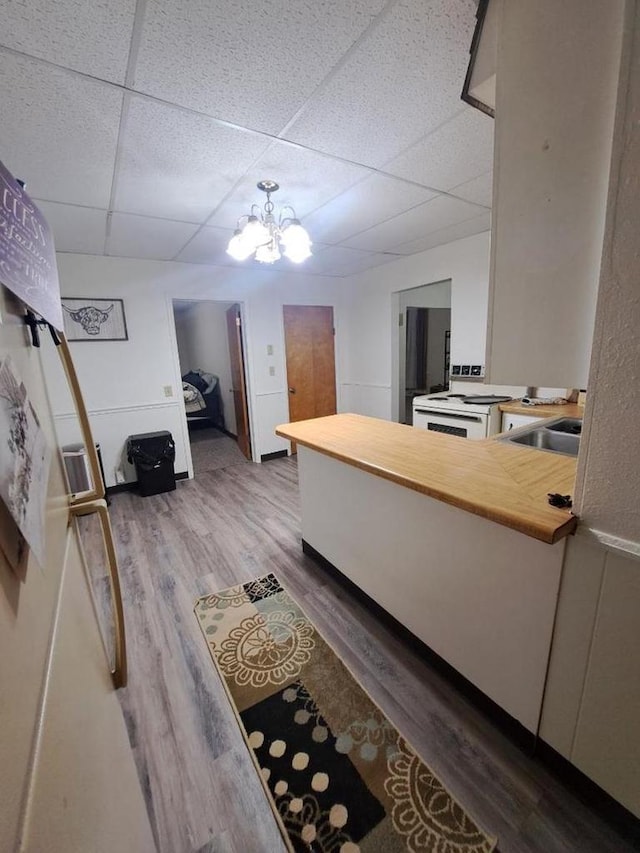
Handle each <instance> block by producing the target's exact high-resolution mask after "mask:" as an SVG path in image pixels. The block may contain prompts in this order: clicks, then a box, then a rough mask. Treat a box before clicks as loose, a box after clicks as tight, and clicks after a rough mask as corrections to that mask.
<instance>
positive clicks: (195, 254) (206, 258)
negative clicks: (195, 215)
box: [175, 226, 236, 265]
mask: <svg viewBox="0 0 640 853" xmlns="http://www.w3.org/2000/svg"><path fill="white" fill-rule="evenodd" d="M232 236H233V231H232V230H231V229H228V228H226V229H225V228H209V227H208V226H207V227H205V228H202V229H201V230H200V231H199V232H198V233H197V234H196V235H195V237H194V238H193V240H191V241H190V242H189V243H187V245H186V246H185V247H184V248H183V249H182V251H181V252H180V254H179V255H178V256H177V257H176V258H175V260H176V261H184V262H185V263H189V264H229V265H231V264H234V263H236V262H235V261H234V260H233V258H230V257H229V255H227V246H228V245H229V240H230V239H231V237H232Z"/></svg>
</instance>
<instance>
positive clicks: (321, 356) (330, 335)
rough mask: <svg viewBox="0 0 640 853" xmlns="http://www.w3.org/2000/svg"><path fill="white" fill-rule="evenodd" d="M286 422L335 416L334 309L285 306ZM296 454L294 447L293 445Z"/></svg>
mask: <svg viewBox="0 0 640 853" xmlns="http://www.w3.org/2000/svg"><path fill="white" fill-rule="evenodd" d="M283 314H284V340H285V352H286V359H287V387H288V391H289V420H290V421H303V420H307V419H308V418H320V417H323V416H324V415H335V413H336V364H335V348H334V327H333V308H332V307H331V306H329V305H284V306H283ZM291 449H292V452H295V445H292V448H291Z"/></svg>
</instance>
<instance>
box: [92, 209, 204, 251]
mask: <svg viewBox="0 0 640 853" xmlns="http://www.w3.org/2000/svg"><path fill="white" fill-rule="evenodd" d="M197 229H198V226H197V225H189V224H187V223H185V222H170V221H169V220H168V219H150V218H148V217H146V216H132V215H130V214H128V213H114V214H113V215H112V217H111V228H110V233H109V237H108V239H107V254H108V255H117V256H118V257H122V258H152V259H156V260H159V261H167V260H170V259H171V258H173V257H175V255H177V254H178V252H179V251H180V250H181V249H182V247H183V246H184V244H185V243H186V242H187V240H188V239H189V238H190V237H191V236H193V234H195V232H196V231H197Z"/></svg>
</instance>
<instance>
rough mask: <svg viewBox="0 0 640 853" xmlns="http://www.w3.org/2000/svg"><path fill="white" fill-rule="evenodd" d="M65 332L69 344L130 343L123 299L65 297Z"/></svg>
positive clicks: (63, 305) (63, 300)
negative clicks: (79, 342) (97, 342)
mask: <svg viewBox="0 0 640 853" xmlns="http://www.w3.org/2000/svg"><path fill="white" fill-rule="evenodd" d="M62 309H63V314H64V333H65V335H66V336H67V340H68V341H128V340H129V336H128V335H127V321H126V319H125V316H124V303H123V301H122V299H83V298H80V299H78V298H76V297H75V296H74V297H68V296H63V297H62Z"/></svg>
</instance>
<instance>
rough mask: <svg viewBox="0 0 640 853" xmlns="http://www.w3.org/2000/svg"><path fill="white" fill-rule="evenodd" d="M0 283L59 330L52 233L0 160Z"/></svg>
mask: <svg viewBox="0 0 640 853" xmlns="http://www.w3.org/2000/svg"><path fill="white" fill-rule="evenodd" d="M0 284H4V285H5V287H8V288H9V290H11V291H12V292H13V293H15V295H16V296H17V297H18V298H19V299H22V301H23V302H26V304H27V305H28V306H29V308H32V309H33V310H34V311H35V312H37V313H38V314H40V315H41V316H42V317H44V319H45V320H46V321H47V322H48V323H51V325H52V326H54V327H55V328H56V329H62V327H63V320H62V306H61V304H60V285H59V283H58V268H57V266H56V254H55V248H54V245H53V235H52V234H51V229H50V228H49V226H48V225H47V220H46V219H45V218H44V216H43V215H42V213H40V211H39V210H38V208H37V207H36V205H35V204H34V202H32V201H31V199H30V198H29V196H28V194H27V193H26V192H25V191H24V190H23V189H22V187H21V186H20V184H19V183H17V181H16V180H15V179H14V178H13V176H12V175H11V173H10V172H8V171H7V169H6V168H5V167H4V165H3V164H2V162H0Z"/></svg>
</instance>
